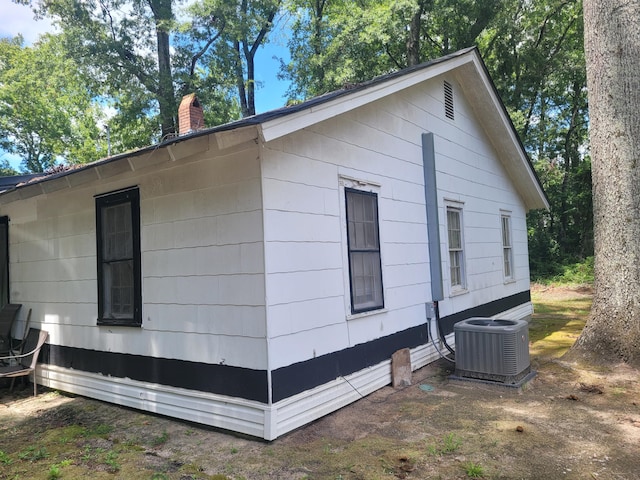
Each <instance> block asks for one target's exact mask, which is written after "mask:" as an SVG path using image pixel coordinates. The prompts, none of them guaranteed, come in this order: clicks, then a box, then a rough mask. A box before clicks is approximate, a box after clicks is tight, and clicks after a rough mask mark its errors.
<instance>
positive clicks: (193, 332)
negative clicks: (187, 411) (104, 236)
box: [0, 143, 267, 369]
mask: <svg viewBox="0 0 640 480" xmlns="http://www.w3.org/2000/svg"><path fill="white" fill-rule="evenodd" d="M247 145H248V146H247ZM258 153H259V152H258V149H257V147H256V146H255V144H254V143H248V144H246V145H245V146H244V147H236V148H234V149H232V150H230V153H227V154H221V153H219V152H215V151H209V152H205V153H203V154H200V156H199V157H196V158H193V157H191V158H189V159H187V160H185V161H182V162H181V161H178V162H175V163H165V164H163V165H162V166H161V167H155V168H154V169H150V168H147V169H143V170H142V171H141V172H130V171H129V172H127V173H126V174H123V175H117V176H115V177H112V178H109V179H108V180H103V181H94V182H90V183H88V184H86V186H84V188H75V189H63V190H60V191H58V192H56V193H51V194H48V195H44V196H40V197H36V198H35V199H32V200H29V201H26V202H25V201H22V202H13V203H10V204H8V205H5V206H3V207H2V211H1V212H0V213H2V214H6V215H8V216H9V218H10V226H9V234H10V256H11V265H10V269H11V270H10V271H11V298H12V301H14V302H16V303H22V304H24V306H25V310H26V309H28V308H32V309H33V314H32V318H31V322H32V325H38V324H40V325H41V326H42V327H43V328H45V329H46V330H48V331H49V334H50V336H49V342H50V343H52V344H58V345H64V346H70V347H78V348H87V349H94V350H103V351H111V352H122V353H131V354H137V355H146V356H154V357H162V358H175V359H182V360H190V361H195V362H204V363H224V364H226V365H233V366H240V367H246V368H254V369H266V368H267V348H266V325H265V290H264V255H263V243H262V239H263V229H262V198H261V182H260V163H259V159H258ZM131 186H138V187H139V188H140V197H141V200H140V217H141V250H142V302H143V309H142V310H143V311H142V319H143V326H142V328H126V327H106V326H102V327H98V326H96V318H97V280H96V252H95V249H96V238H95V235H96V227H95V223H96V222H95V200H94V195H96V194H101V193H106V192H111V191H115V190H118V189H121V188H125V187H131ZM27 206H28V208H26V207H27Z"/></svg>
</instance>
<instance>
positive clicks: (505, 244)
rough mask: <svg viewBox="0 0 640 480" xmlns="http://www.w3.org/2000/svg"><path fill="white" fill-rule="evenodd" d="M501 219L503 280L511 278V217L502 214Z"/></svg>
mask: <svg viewBox="0 0 640 480" xmlns="http://www.w3.org/2000/svg"><path fill="white" fill-rule="evenodd" d="M501 218H502V257H503V259H504V278H505V279H507V280H511V279H512V278H513V244H512V240H511V216H510V215H509V214H506V213H503V214H502V215H501Z"/></svg>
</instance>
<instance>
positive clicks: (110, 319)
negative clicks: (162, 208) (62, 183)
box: [96, 188, 142, 326]
mask: <svg viewBox="0 0 640 480" xmlns="http://www.w3.org/2000/svg"><path fill="white" fill-rule="evenodd" d="M96 232H97V257H98V324H99V325H124V326H140V325H142V296H141V290H142V289H141V284H142V282H141V274H140V193H139V190H138V189H137V188H132V189H129V190H124V191H120V192H115V193H111V194H107V195H103V196H100V197H97V198H96Z"/></svg>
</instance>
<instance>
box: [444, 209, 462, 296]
mask: <svg viewBox="0 0 640 480" xmlns="http://www.w3.org/2000/svg"><path fill="white" fill-rule="evenodd" d="M447 233H448V238H449V271H450V272H449V273H450V278H451V287H452V289H454V290H462V289H464V288H465V287H466V285H465V277H464V243H463V238H462V209H460V208H455V207H447Z"/></svg>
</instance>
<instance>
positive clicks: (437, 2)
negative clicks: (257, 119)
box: [0, 0, 594, 279]
mask: <svg viewBox="0 0 640 480" xmlns="http://www.w3.org/2000/svg"><path fill="white" fill-rule="evenodd" d="M20 1H21V3H29V4H30V5H31V6H32V7H33V8H34V11H36V12H37V14H38V15H40V16H43V17H47V18H49V19H50V20H51V21H52V22H53V23H54V25H56V26H57V27H58V31H59V32H60V33H58V34H47V35H43V36H41V37H40V39H39V40H38V41H37V42H35V43H34V44H33V45H26V44H25V42H24V41H23V39H22V38H21V37H16V38H4V39H0V148H2V149H3V150H5V151H7V152H11V153H13V154H15V155H18V156H19V158H20V159H21V166H20V169H21V170H22V171H23V172H41V171H47V170H49V169H52V168H56V165H59V164H61V163H82V162H89V161H94V160H97V159H99V158H102V157H105V156H107V153H108V150H107V148H108V147H107V137H108V138H109V142H110V147H111V153H112V154H115V153H121V152H124V151H127V150H130V149H134V148H139V147H142V146H145V145H149V144H153V143H157V142H158V141H161V140H162V139H163V138H165V137H166V136H167V135H172V134H173V133H174V132H175V128H176V113H177V104H178V103H179V99H180V98H181V97H182V95H184V94H186V93H192V92H193V93H196V94H197V96H198V97H199V99H200V100H201V103H202V104H203V105H204V107H205V117H206V122H207V125H209V126H214V125H217V124H221V123H225V122H227V121H230V120H234V119H237V118H240V117H242V116H247V115H253V114H255V113H256V110H255V98H256V96H258V95H269V92H268V91H267V90H261V89H260V88H259V85H258V84H257V83H256V81H255V78H256V70H255V69H256V63H255V59H256V56H257V55H259V54H261V53H262V50H261V49H259V47H260V46H261V45H264V44H266V43H268V42H271V41H278V42H283V38H284V39H285V40H284V41H286V44H287V47H288V49H289V52H290V61H284V60H282V59H280V60H279V66H278V69H279V72H280V73H279V75H280V77H281V78H282V80H283V81H287V82H289V85H290V87H289V90H288V92H287V96H288V99H289V100H288V102H289V103H295V102H299V101H302V100H305V99H307V98H311V97H314V96H316V95H320V94H322V93H326V92H329V91H332V90H336V89H340V88H343V87H345V86H350V85H352V84H357V83H359V82H363V81H366V80H370V79H371V78H373V77H375V76H378V75H382V74H386V73H389V72H392V71H396V70H399V69H402V68H405V67H408V66H411V65H415V64H418V63H421V62H425V61H428V60H431V59H434V58H437V57H440V56H443V55H446V54H448V53H451V52H454V51H456V50H459V49H461V48H465V47H469V46H472V45H476V46H477V47H478V48H479V50H480V53H481V55H482V57H483V58H484V60H485V62H486V64H487V67H488V69H489V72H490V74H491V76H492V78H493V80H494V82H495V85H496V88H497V89H498V92H499V93H500V95H501V97H502V99H503V101H504V103H505V106H506V108H507V110H508V112H509V114H510V115H511V118H512V120H513V123H514V125H515V128H516V130H517V131H518V133H519V135H520V138H521V139H522V142H523V144H524V146H525V148H526V150H527V152H528V154H529V156H530V158H531V160H532V162H533V164H534V166H535V169H536V171H537V173H538V176H539V178H540V180H541V181H542V184H543V186H544V188H545V190H546V192H547V194H548V197H549V199H550V202H551V210H550V211H548V212H545V211H534V212H531V213H530V214H529V217H528V222H529V223H528V225H529V249H530V259H531V270H532V277H533V278H534V279H535V278H539V277H546V278H549V277H553V276H554V275H557V274H559V273H561V272H562V270H563V268H565V267H566V266H567V265H570V264H573V263H576V262H582V263H583V264H584V263H586V264H587V265H589V264H590V262H592V258H591V256H592V255H593V248H594V247H593V212H592V198H591V162H590V156H589V142H588V122H589V118H588V108H587V90H586V70H585V60H584V41H583V16H582V2H581V1H567V0H540V1H535V2H532V1H529V0H478V1H474V0H199V1H196V2H185V1H179V0H86V1H83V2H77V1H75V0H40V1H33V2H29V0H20ZM277 61H278V60H274V62H277ZM107 129H108V135H107ZM1 166H2V169H3V172H4V173H5V174H10V173H12V169H11V167H10V166H9V165H8V164H7V163H6V161H5V163H4V164H2V165H1ZM591 264H592V263H591Z"/></svg>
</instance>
